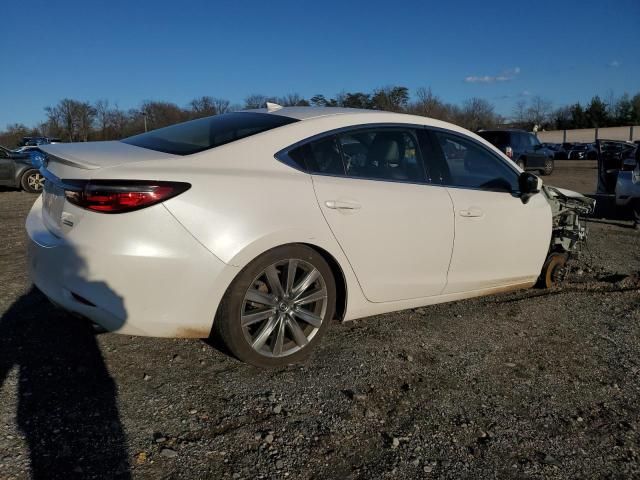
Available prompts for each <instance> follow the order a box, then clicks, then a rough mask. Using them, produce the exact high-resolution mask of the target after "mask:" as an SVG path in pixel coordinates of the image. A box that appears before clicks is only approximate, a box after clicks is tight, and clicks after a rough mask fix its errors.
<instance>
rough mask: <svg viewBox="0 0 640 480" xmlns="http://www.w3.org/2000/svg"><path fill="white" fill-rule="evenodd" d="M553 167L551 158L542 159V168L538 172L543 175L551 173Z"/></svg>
mask: <svg viewBox="0 0 640 480" xmlns="http://www.w3.org/2000/svg"><path fill="white" fill-rule="evenodd" d="M553 167H554V164H553V159H551V158H547V159H546V160H545V161H544V168H543V169H542V170H540V174H542V175H545V176H546V175H551V174H552V173H553Z"/></svg>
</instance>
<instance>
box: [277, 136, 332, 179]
mask: <svg viewBox="0 0 640 480" xmlns="http://www.w3.org/2000/svg"><path fill="white" fill-rule="evenodd" d="M289 157H290V158H291V160H292V161H293V162H294V163H295V164H296V165H297V166H298V167H300V168H302V169H303V170H308V171H309V172H310V173H321V174H324V175H344V164H343V163H342V156H341V155H340V148H339V147H338V143H337V142H336V137H333V136H331V137H327V138H323V139H320V140H316V141H315V142H310V143H306V144H304V145H302V146H300V147H297V148H294V149H293V150H291V151H290V152H289Z"/></svg>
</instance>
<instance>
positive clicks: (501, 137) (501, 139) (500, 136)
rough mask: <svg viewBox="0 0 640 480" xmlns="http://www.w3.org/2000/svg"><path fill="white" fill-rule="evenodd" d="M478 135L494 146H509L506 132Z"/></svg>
mask: <svg viewBox="0 0 640 480" xmlns="http://www.w3.org/2000/svg"><path fill="white" fill-rule="evenodd" d="M478 135H480V136H481V137H482V138H484V139H485V140H486V141H487V142H489V143H491V144H493V145H496V146H503V145H509V133H508V132H478Z"/></svg>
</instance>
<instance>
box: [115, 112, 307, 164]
mask: <svg viewBox="0 0 640 480" xmlns="http://www.w3.org/2000/svg"><path fill="white" fill-rule="evenodd" d="M297 121H298V120H296V119H295V118H290V117H284V116H282V115H273V114H267V113H253V112H234V113H225V114H223V115H216V116H213V117H206V118H199V119H198V120H191V121H190V122H184V123H178V124H177V125H171V126H170V127H165V128H159V129H158V130H152V131H151V132H148V133H142V134H140V135H135V136H133V137H129V138H125V139H124V140H122V142H124V143H128V144H129V145H135V146H136V147H142V148H147V149H149V150H156V151H158V152H164V153H172V154H174V155H190V154H192V153H198V152H202V151H204V150H209V149H211V148H215V147H219V146H220V145H224V144H226V143H231V142H234V141H236V140H240V139H242V138H246V137H249V136H251V135H255V134H257V133H261V132H266V131H267V130H272V129H274V128H277V127H281V126H283V125H288V124H290V123H293V122H297Z"/></svg>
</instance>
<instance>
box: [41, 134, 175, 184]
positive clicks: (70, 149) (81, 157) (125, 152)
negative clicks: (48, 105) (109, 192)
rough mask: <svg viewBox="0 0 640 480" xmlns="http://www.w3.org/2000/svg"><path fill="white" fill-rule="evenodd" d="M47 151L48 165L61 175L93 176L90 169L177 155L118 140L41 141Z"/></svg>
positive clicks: (57, 174)
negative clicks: (48, 142)
mask: <svg viewBox="0 0 640 480" xmlns="http://www.w3.org/2000/svg"><path fill="white" fill-rule="evenodd" d="M40 150H42V151H43V152H45V153H46V154H47V159H48V162H47V164H46V169H47V170H48V171H49V172H51V173H53V174H54V175H55V176H56V177H58V178H91V172H92V171H95V170H99V169H102V168H111V167H116V166H118V165H123V164H128V163H134V162H144V161H146V160H162V159H164V158H176V155H172V154H170V153H163V152H157V151H154V150H148V149H146V148H140V147H136V146H134V145H129V144H127V143H123V142H118V141H109V142H84V143H53V144H49V145H41V146H40Z"/></svg>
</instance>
